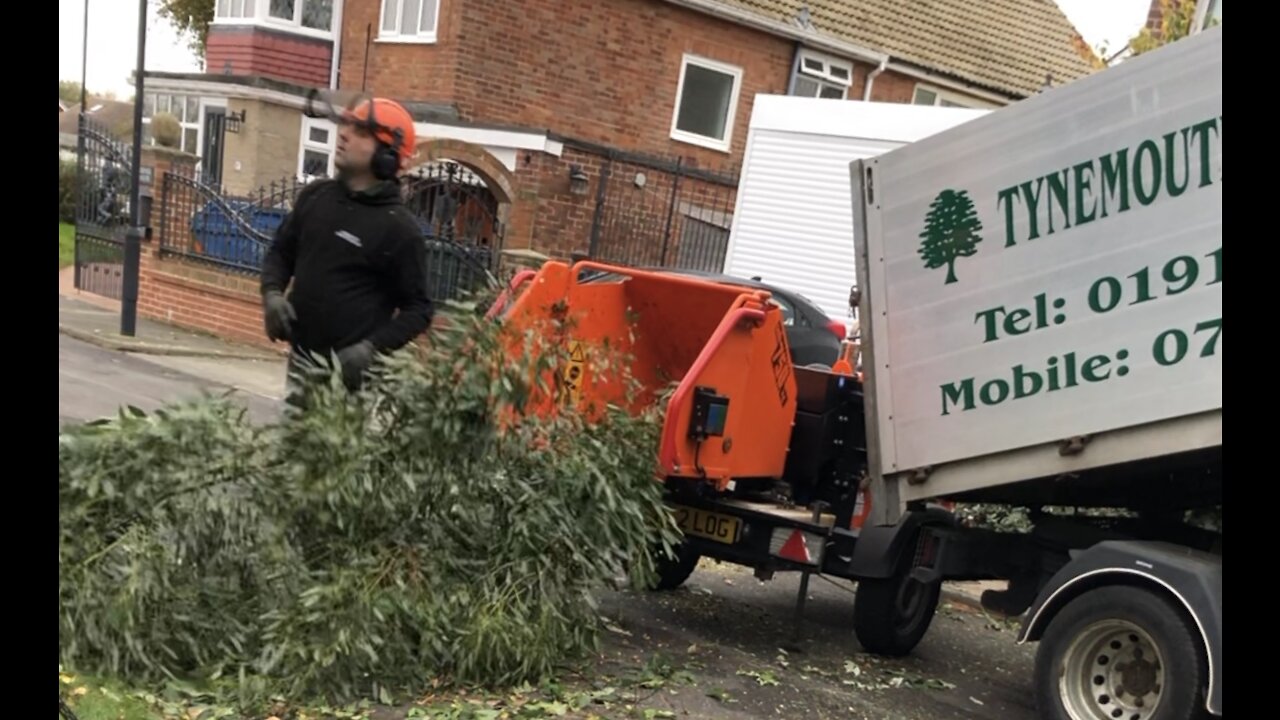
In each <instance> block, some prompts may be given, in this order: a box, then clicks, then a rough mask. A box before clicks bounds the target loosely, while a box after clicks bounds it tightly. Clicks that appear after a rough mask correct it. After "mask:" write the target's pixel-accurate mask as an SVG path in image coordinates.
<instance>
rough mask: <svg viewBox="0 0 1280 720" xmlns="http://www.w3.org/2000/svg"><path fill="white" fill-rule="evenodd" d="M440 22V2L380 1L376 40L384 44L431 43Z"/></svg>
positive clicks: (435, 0)
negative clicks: (379, 17)
mask: <svg viewBox="0 0 1280 720" xmlns="http://www.w3.org/2000/svg"><path fill="white" fill-rule="evenodd" d="M439 21H440V0H382V24H381V25H380V28H381V29H380V30H379V31H378V39H379V40H382V41H385V42H409V43H433V42H435V41H436V26H437V24H438V23H439Z"/></svg>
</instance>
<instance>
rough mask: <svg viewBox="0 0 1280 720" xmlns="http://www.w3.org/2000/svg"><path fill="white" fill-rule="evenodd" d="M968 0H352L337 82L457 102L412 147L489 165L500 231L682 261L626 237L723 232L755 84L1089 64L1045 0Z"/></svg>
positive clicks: (561, 249)
mask: <svg viewBox="0 0 1280 720" xmlns="http://www.w3.org/2000/svg"><path fill="white" fill-rule="evenodd" d="M975 7H977V6H975V5H974V3H972V2H963V1H962V0H938V1H936V2H932V3H928V4H924V3H903V2H897V1H895V0H810V1H809V2H807V3H805V2H802V1H801V0H556V1H554V2H551V1H548V0H537V1H524V2H511V1H510V0H466V1H465V2H464V1H462V0H422V1H421V2H416V1H415V0H346V2H345V7H344V9H343V23H342V28H343V29H342V36H341V40H340V43H339V44H340V51H339V69H338V83H339V85H340V86H341V87H343V88H360V87H364V88H366V89H367V90H369V91H370V92H374V93H376V94H379V95H387V96H391V97H396V98H403V99H412V100H422V101H427V102H429V103H431V104H432V105H434V106H437V107H440V106H443V107H448V108H451V109H452V110H453V111H454V112H455V113H456V119H454V118H447V117H442V118H437V119H436V120H435V121H434V122H423V123H420V124H419V128H418V130H419V135H420V137H424V138H428V139H434V140H436V142H434V143H433V142H428V143H427V144H426V145H425V147H424V153H423V155H422V156H421V158H420V159H421V160H423V161H425V162H432V161H437V160H440V159H445V158H447V159H451V160H455V161H459V162H462V163H464V164H466V165H468V166H469V167H471V168H473V169H477V170H478V172H479V174H480V175H482V176H483V177H484V178H485V180H486V181H487V182H488V184H489V186H490V187H491V188H492V189H493V190H494V192H495V194H497V195H498V196H499V201H500V204H501V205H502V206H503V207H504V208H505V210H504V212H503V215H502V217H501V221H502V225H503V227H504V229H505V237H504V242H505V245H506V246H507V247H509V248H510V247H529V248H533V249H535V250H539V251H542V252H544V253H547V254H550V255H553V256H567V255H569V254H571V253H574V252H585V251H588V250H590V251H591V252H592V254H595V255H601V256H604V257H609V258H613V259H628V260H631V259H635V258H637V257H639V258H644V259H646V260H649V261H655V260H656V261H659V262H663V263H668V264H669V263H672V262H677V263H678V257H679V253H676V254H675V255H667V254H666V253H665V251H664V253H663V256H662V257H660V258H658V257H655V256H654V255H653V254H652V253H650V254H648V255H646V254H644V253H640V254H637V253H635V252H629V253H621V252H620V251H621V250H623V249H624V248H623V247H622V246H623V245H628V244H629V245H632V246H634V245H637V244H649V245H653V244H656V243H661V244H662V245H663V246H664V247H665V246H667V245H668V244H671V245H674V246H678V245H679V244H680V242H681V241H682V235H681V233H680V230H679V228H680V225H681V223H682V222H687V221H688V220H689V219H690V218H698V217H700V218H709V217H711V216H713V215H714V216H718V217H719V218H720V219H719V220H718V221H717V222H716V223H715V224H717V225H718V226H719V231H718V232H719V234H720V235H721V236H722V237H723V238H727V229H728V224H727V223H728V220H729V218H730V217H731V213H732V197H731V196H732V189H733V186H734V185H735V184H736V183H735V182H734V179H735V178H736V175H735V173H734V170H733V169H734V168H735V167H736V166H737V165H738V163H739V162H740V160H741V158H742V155H743V150H744V147H745V143H746V136H747V132H746V127H747V123H748V121H749V118H750V115H751V108H752V102H753V98H754V97H755V96H756V95H757V94H758V93H769V94H784V93H786V94H797V95H810V96H818V97H826V98H832V99H836V100H839V99H850V100H866V99H870V100H876V101H886V102H902V103H918V104H938V105H958V106H967V107H996V106H1000V105H1004V104H1007V103H1010V102H1015V101H1017V100H1019V99H1022V98H1025V97H1028V96H1030V95H1033V94H1035V93H1037V92H1039V91H1040V90H1041V89H1042V88H1043V87H1044V86H1045V85H1046V84H1048V83H1053V84H1061V83H1064V82H1069V81H1071V80H1073V79H1075V78H1077V77H1080V76H1082V75H1084V74H1086V73H1088V72H1090V71H1092V70H1093V69H1094V68H1095V67H1096V66H1097V60H1096V58H1095V57H1094V56H1093V53H1092V51H1091V50H1090V49H1089V48H1088V46H1087V45H1086V44H1085V43H1084V42H1083V40H1082V39H1081V38H1080V36H1079V35H1078V33H1077V32H1076V31H1075V29H1074V28H1073V27H1072V25H1071V24H1070V22H1068V21H1067V19H1066V17H1065V16H1064V15H1063V14H1062V12H1061V11H1060V10H1059V9H1058V8H1057V6H1056V5H1054V4H1053V3H1051V2H1044V1H1043V0H993V1H992V2H989V3H983V4H982V6H981V11H975ZM415 13H416V14H415ZM499 136H501V137H499ZM460 142H461V143H465V146H464V145H462V144H460ZM677 160H678V161H679V162H680V164H681V168H683V170H682V171H679V172H676V171H673V169H672V165H673V164H674V162H675V161H677ZM686 173H691V174H688V175H686ZM584 176H585V177H584ZM676 176H679V179H678V180H677V179H675V178H676ZM711 176H717V177H716V178H715V179H717V180H719V179H725V180H727V182H723V181H722V182H719V184H718V186H717V183H716V182H713V181H712V180H711V179H708V178H710V177H711ZM624 179H625V182H624ZM575 180H576V181H577V185H578V186H579V191H580V194H575V193H574V192H573V185H574V184H575V183H574V181H575ZM584 180H585V187H586V191H585V192H581V188H582V185H583V184H584V182H583V181H584ZM676 184H679V185H680V187H679V188H678V189H677V188H674V187H673V185H676ZM726 187H727V190H726ZM513 192H514V194H513ZM699 195H701V196H702V198H703V199H706V200H707V202H706V203H704V204H703V205H702V206H701V207H699V203H698V200H699V199H700V198H699V197H696V196H699ZM686 196H690V197H688V198H686ZM664 198H670V200H664ZM686 200H688V201H686ZM646 213H647V214H648V217H647V219H646V218H645V217H644V215H645V214H646ZM673 217H674V222H673V220H672V218H673ZM664 233H665V234H664ZM600 235H606V236H610V235H611V236H612V237H597V236H600ZM622 236H626V237H622ZM596 240H599V241H600V242H599V244H597V242H596ZM631 249H632V250H634V247H633V248H631ZM711 265H712V266H714V262H712V263H711ZM709 269H714V267H712V268H709Z"/></svg>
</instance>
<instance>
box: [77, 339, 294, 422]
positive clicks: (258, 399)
mask: <svg viewBox="0 0 1280 720" xmlns="http://www.w3.org/2000/svg"><path fill="white" fill-rule="evenodd" d="M182 360H183V361H186V362H187V363H188V364H189V363H190V359H182ZM218 362H219V363H220V364H222V365H224V366H225V365H227V363H229V362H231V361H218ZM246 362H247V361H246ZM168 365H175V366H177V365H180V360H179V359H177V358H155V359H154V360H153V359H150V358H147V357H144V356H140V355H132V354H128V353H122V352H116V351H113V350H104V349H102V348H100V347H97V346H96V345H91V344H89V343H85V342H81V341H79V340H75V339H72V338H70V337H67V336H66V335H61V334H59V335H58V427H59V428H61V427H63V426H64V425H66V424H68V423H77V422H84V421H88V420H96V419H98V418H101V417H106V416H112V415H115V414H116V413H117V412H118V410H119V408H120V407H121V406H124V405H134V406H136V407H139V408H141V409H143V410H147V411H150V410H155V409H157V408H159V407H162V406H164V405H165V404H168V403H171V402H175V401H179V400H184V399H188V398H195V397H199V396H200V394H201V392H206V391H207V392H226V391H228V390H231V389H232V388H231V385H230V384H229V383H224V382H217V381H213V380H208V379H204V378H202V377H198V376H196V375H192V374H189V373H187V372H183V371H182V370H179V369H176V368H175V367H169V366H168ZM281 385H283V380H281ZM235 394H236V395H237V396H238V397H240V398H241V400H242V401H243V402H244V403H245V404H246V406H247V407H248V408H249V415H250V417H252V418H253V419H254V420H257V421H260V422H266V421H270V420H272V419H274V418H276V417H277V416H278V414H279V409H278V408H279V406H278V401H277V400H276V399H275V398H272V397H268V396H266V395H265V394H261V393H255V392H246V391H235Z"/></svg>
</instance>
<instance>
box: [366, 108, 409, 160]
mask: <svg viewBox="0 0 1280 720" xmlns="http://www.w3.org/2000/svg"><path fill="white" fill-rule="evenodd" d="M374 105H376V103H375V102H373V101H372V100H370V101H369V132H370V133H371V134H372V135H373V136H374V138H375V139H377V138H378V134H377V131H378V122H377V121H376V120H375V119H374V117H373V111H374ZM387 129H388V130H389V131H390V133H391V137H392V142H390V143H386V142H383V141H382V140H381V139H378V148H377V149H376V150H374V151H373V158H372V159H371V160H370V162H369V166H370V169H371V170H372V171H373V176H374V177H376V178H377V179H379V180H391V179H392V178H394V177H395V176H396V173H398V172H400V147H401V146H402V145H403V144H404V133H403V132H402V131H401V130H400V128H387Z"/></svg>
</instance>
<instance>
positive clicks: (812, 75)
mask: <svg viewBox="0 0 1280 720" xmlns="http://www.w3.org/2000/svg"><path fill="white" fill-rule="evenodd" d="M805 60H813V61H816V62H819V63H821V64H822V70H820V71H819V70H813V69H811V68H808V67H805V62H804V61H805ZM832 68H840V69H842V70H844V71H845V78H844V79H842V78H840V77H838V76H837V75H835V74H834V73H833V72H832ZM801 76H803V77H804V78H806V79H808V80H811V81H813V82H816V83H817V84H818V88H819V90H818V92H819V93H821V92H822V90H821V89H822V88H823V87H829V88H833V89H836V90H839V91H840V98H839V99H841V100H846V99H848V97H849V88H850V87H852V86H853V63H851V62H849V61H848V60H841V59H840V58H837V57H833V56H831V55H824V54H822V53H819V52H814V51H813V50H809V49H807V48H806V49H804V50H801V51H800V62H799V63H798V64H797V65H796V71H795V73H794V75H793V76H792V79H791V94H792V95H795V96H797V97H816V98H821V97H822V96H821V95H813V96H810V95H799V94H798V93H797V92H796V80H798V79H799V78H800V77H801ZM826 99H829V100H834V99H836V98H826Z"/></svg>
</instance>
